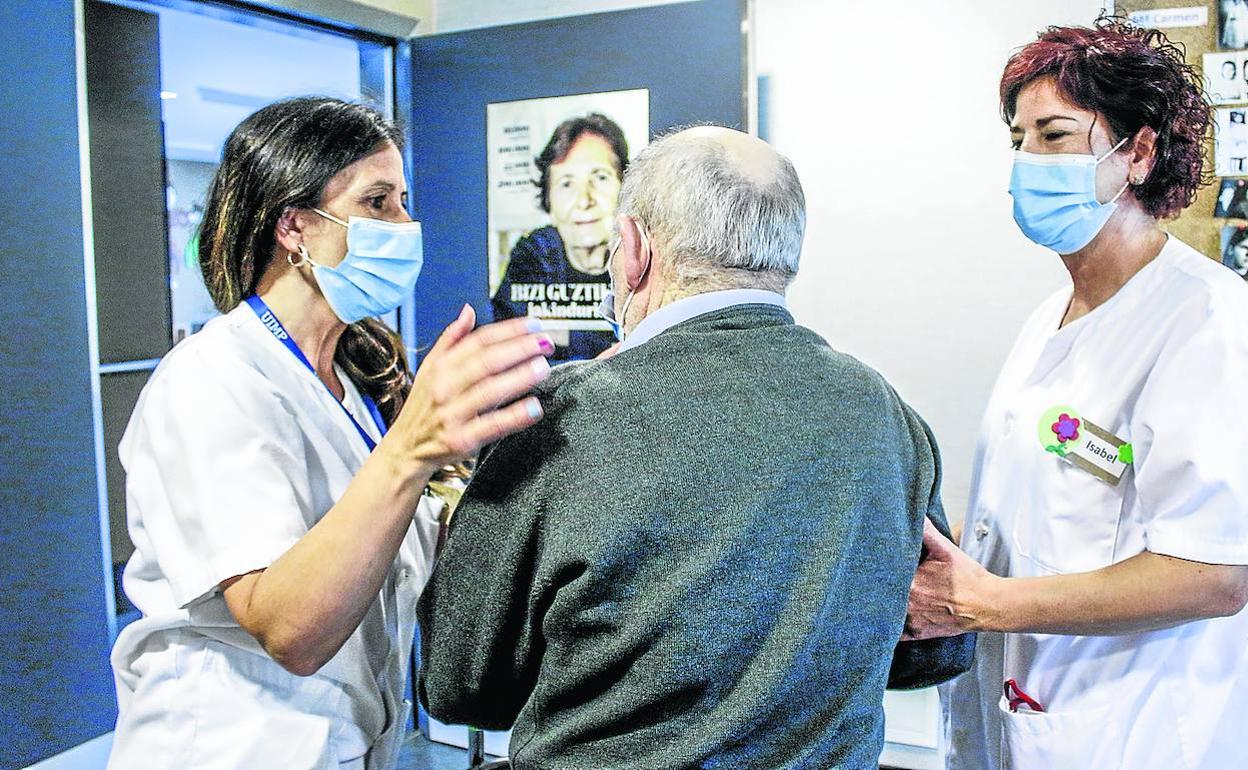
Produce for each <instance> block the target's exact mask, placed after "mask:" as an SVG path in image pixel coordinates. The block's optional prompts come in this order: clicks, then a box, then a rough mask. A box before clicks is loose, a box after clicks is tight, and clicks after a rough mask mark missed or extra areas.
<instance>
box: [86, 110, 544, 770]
mask: <svg viewBox="0 0 1248 770" xmlns="http://www.w3.org/2000/svg"><path fill="white" fill-rule="evenodd" d="M398 145H399V133H398V131H397V130H396V128H395V127H394V125H393V124H391V123H389V122H388V121H386V120H385V119H384V118H383V117H382V116H381V115H379V114H378V113H377V112H376V111H374V110H372V109H370V108H368V107H365V106H362V105H359V104H352V103H347V102H342V101H338V100H334V99H324V98H299V99H290V100H286V101H282V102H278V103H275V104H272V105H270V106H268V107H265V108H263V109H261V110H260V111H258V112H257V113H255V114H254V115H252V116H251V117H249V118H247V119H246V120H244V121H243V123H242V124H240V125H239V126H238V128H236V129H235V130H234V132H233V133H232V134H231V135H230V137H229V139H228V140H227V142H226V146H225V150H224V154H223V158H222V162H221V166H220V168H219V169H218V170H217V174H216V177H215V179H214V180H213V183H212V187H211V190H210V192H209V195H208V202H207V207H206V210H205V212H204V218H203V222H202V224H201V226H200V235H199V257H200V263H201V266H202V268H203V272H204V278H205V283H206V285H207V286H208V290H209V292H210V293H211V294H212V297H213V299H214V301H215V303H216V305H217V307H218V308H219V309H220V310H221V312H222V313H223V314H224V315H222V316H221V317H219V318H217V319H214V320H213V321H211V322H209V323H208V324H207V325H206V326H205V327H204V328H203V330H201V331H200V332H199V333H197V334H195V335H193V336H192V337H190V338H189V339H187V340H186V341H185V342H183V343H181V344H179V345H178V346H177V347H176V348H174V350H173V351H172V352H170V353H169V354H168V355H167V356H166V357H165V359H164V360H163V361H162V362H161V364H160V366H159V367H158V368H157V369H156V371H155V373H154V374H153V375H152V378H151V380H150V381H149V382H148V384H147V386H146V387H145V388H144V391H143V394H142V395H141V397H140V399H139V402H138V404H137V406H136V407H135V411H134V415H133V416H132V418H131V421H130V425H129V427H128V428H127V431H126V435H125V437H124V439H123V440H122V443H121V447H120V454H121V457H122V461H123V464H124V466H125V468H126V472H127V486H126V495H127V514H128V518H129V528H130V534H131V537H132V538H133V540H134V543H135V549H136V550H135V554H134V556H133V557H132V558H131V560H130V562H129V563H128V564H127V567H126V572H125V583H124V585H125V589H126V592H127V594H128V595H129V596H130V597H131V599H132V600H133V601H134V604H135V605H136V606H137V607H138V608H139V609H140V610H142V612H143V617H142V618H141V619H140V620H138V621H136V622H134V623H133V624H131V625H130V626H128V627H127V628H126V629H125V630H124V631H123V632H122V634H121V635H120V636H119V637H118V640H117V643H116V645H115V647H114V650H113V666H114V672H115V676H116V681H117V691H118V698H119V701H120V707H121V711H120V716H119V719H118V724H117V731H116V735H115V739H114V746H113V755H112V758H111V761H110V767H113V768H143V769H144V770H155V769H158V768H178V770H189V769H190V768H200V767H212V768H283V769H289V770H296V769H297V770H312V769H313V768H316V769H317V770H321V769H325V770H339V768H361V769H363V768H368V770H374V769H376V768H390V767H393V765H394V760H395V757H396V755H397V751H398V747H399V743H400V741H401V738H402V735H403V728H404V725H405V723H406V719H407V713H406V709H405V702H404V699H403V688H404V684H405V682H406V679H407V676H408V673H409V672H408V671H407V661H408V660H409V659H410V652H411V646H412V633H413V627H414V611H415V604H416V599H417V597H418V596H419V594H420V591H421V589H422V588H423V586H424V583H425V581H426V579H427V578H428V575H429V571H430V562H431V560H432V553H433V549H434V546H435V543H436V542H437V535H438V530H439V516H440V514H441V512H442V511H443V509H444V506H443V505H442V504H441V501H439V500H438V499H437V498H436V497H435V496H432V495H430V494H427V493H426V490H427V484H428V483H429V482H430V481H437V480H438V478H439V477H440V476H441V475H443V474H445V473H446V471H444V470H443V469H444V468H447V467H448V466H451V465H453V464H455V463H457V462H459V461H460V460H462V459H464V458H465V457H466V456H468V455H469V454H470V453H472V452H474V451H475V450H476V449H477V448H479V447H480V446H481V445H483V444H484V443H488V442H491V441H494V440H497V439H498V438H500V437H502V436H504V435H507V434H509V433H511V432H513V431H515V430H518V429H521V428H524V427H527V426H529V425H531V424H533V423H534V422H536V421H537V420H538V419H539V418H540V416H541V409H540V407H539V405H538V403H537V401H536V400H535V399H533V398H531V397H526V396H525V394H526V393H527V392H528V391H529V390H530V388H532V386H533V385H535V384H536V383H537V382H539V381H541V380H542V379H543V378H544V377H545V376H546V373H547V372H548V370H549V368H548V366H547V364H546V361H545V358H544V355H545V354H547V353H550V352H551V351H552V350H553V346H552V345H551V342H550V340H549V338H547V337H546V336H545V335H543V334H540V333H538V332H539V331H540V329H539V327H538V326H537V325H536V324H534V323H532V322H530V321H526V320H524V319H518V320H514V321H508V322H504V323H499V324H493V325H490V326H487V327H483V328H481V329H478V330H476V331H473V326H474V317H473V314H472V311H471V310H470V308H468V307H467V306H465V308H464V310H463V312H462V313H461V314H460V316H459V318H458V319H456V321H455V322H453V323H452V324H451V325H450V326H449V327H448V328H447V330H446V331H445V332H444V333H443V334H442V336H441V337H440V338H439V339H438V341H437V343H436V344H435V345H434V346H433V347H432V349H431V350H430V351H429V353H428V355H427V356H426V357H425V360H424V363H423V365H422V366H421V368H420V370H419V371H418V372H417V373H416V374H415V376H414V378H413V376H412V375H411V373H410V371H409V370H408V367H407V363H406V355H405V351H404V349H403V347H402V345H401V343H400V340H399V339H398V338H397V337H396V336H395V335H394V333H393V332H391V331H390V330H389V329H387V328H386V327H385V326H384V325H383V324H382V323H381V322H379V321H377V320H376V319H375V316H377V315H381V314H384V313H386V312H388V311H390V310H393V309H394V308H395V307H396V306H397V305H398V304H399V303H400V302H401V301H402V299H403V298H404V297H405V296H408V295H409V294H410V293H411V290H412V286H413V285H414V283H415V280H416V277H417V275H418V273H419V271H420V265H421V257H422V252H421V231H420V224H419V223H417V222H412V221H411V218H410V217H409V216H408V214H407V210H406V196H407V192H406V190H407V185H406V182H405V180H404V177H403V164H402V156H401V155H400V153H399V150H398Z"/></svg>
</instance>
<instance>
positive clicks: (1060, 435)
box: [1053, 412, 1079, 444]
mask: <svg viewBox="0 0 1248 770" xmlns="http://www.w3.org/2000/svg"><path fill="white" fill-rule="evenodd" d="M1053 432H1054V433H1055V434H1057V440H1058V441H1060V442H1062V443H1063V444H1065V443H1066V442H1067V441H1074V440H1075V439H1077V438H1079V419H1078V418H1076V417H1071V416H1070V415H1068V414H1066V413H1065V412H1062V414H1061V415H1060V416H1059V417H1058V418H1057V422H1055V423H1053Z"/></svg>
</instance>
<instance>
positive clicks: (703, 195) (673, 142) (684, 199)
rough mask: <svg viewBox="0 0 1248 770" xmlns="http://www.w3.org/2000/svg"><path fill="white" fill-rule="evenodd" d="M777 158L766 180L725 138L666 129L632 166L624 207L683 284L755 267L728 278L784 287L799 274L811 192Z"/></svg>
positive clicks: (626, 179) (785, 160)
mask: <svg viewBox="0 0 1248 770" xmlns="http://www.w3.org/2000/svg"><path fill="white" fill-rule="evenodd" d="M775 157H776V161H777V162H776V168H775V171H774V173H768V174H765V175H764V176H765V178H762V179H760V178H758V175H757V174H755V175H751V174H749V173H748V172H747V171H745V170H743V169H742V168H741V167H740V165H739V164H738V163H736V162H734V158H733V156H732V153H730V152H729V151H728V150H727V149H725V148H724V146H723V145H721V144H720V143H719V142H716V141H714V140H712V139H709V138H706V137H689V136H683V137H679V138H676V137H675V135H674V134H671V133H668V134H665V135H664V136H662V137H660V138H658V139H656V140H655V141H654V142H653V143H652V144H650V145H649V146H648V147H646V148H645V149H643V150H642V151H641V152H640V153H639V154H638V155H637V157H636V159H634V160H633V161H632V163H631V164H630V165H629V168H628V171H627V173H626V174H625V176H624V183H623V186H622V187H621V188H620V195H619V203H618V207H617V212H618V213H619V214H623V215H627V216H630V217H633V218H634V219H637V220H640V221H641V222H642V223H643V225H644V226H645V229H646V230H647V231H648V232H649V235H650V238H651V240H652V241H653V242H654V245H655V247H656V249H657V250H659V251H660V253H662V254H663V256H664V257H665V258H666V260H667V262H668V263H669V264H668V266H669V268H670V269H671V270H672V272H673V273H674V275H675V277H676V280H677V281H678V282H679V283H681V284H686V285H688V284H696V283H702V282H706V281H710V282H717V281H716V279H717V278H718V277H722V276H720V275H719V274H723V273H725V272H734V273H735V272H737V271H749V274H752V275H746V276H739V278H744V279H747V280H744V281H743V280H730V281H729V283H736V284H738V285H740V284H742V283H746V284H748V283H761V284H772V285H774V284H778V285H779V287H781V288H782V287H784V286H787V285H788V283H789V282H790V281H792V280H793V277H794V276H795V275H796V274H797V268H798V260H799V259H800V257H801V250H802V238H803V236H804V235H805V231H806V196H805V194H804V193H803V192H802V183H801V182H800V181H799V180H798V178H797V171H796V170H795V169H794V168H793V164H792V163H791V162H790V161H789V159H788V158H785V157H784V156H782V155H780V154H778V153H777V154H776V155H775ZM719 282H721V283H722V281H719Z"/></svg>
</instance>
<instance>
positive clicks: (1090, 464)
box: [1038, 406, 1135, 487]
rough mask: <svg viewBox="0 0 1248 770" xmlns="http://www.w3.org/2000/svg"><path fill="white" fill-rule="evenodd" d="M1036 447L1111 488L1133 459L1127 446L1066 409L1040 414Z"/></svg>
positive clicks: (1069, 408) (1116, 483)
mask: <svg viewBox="0 0 1248 770" xmlns="http://www.w3.org/2000/svg"><path fill="white" fill-rule="evenodd" d="M1038 430H1039V433H1040V444H1041V446H1043V447H1044V451H1046V452H1052V453H1053V454H1055V455H1057V456H1058V457H1060V458H1061V459H1063V460H1065V461H1066V462H1068V463H1070V464H1071V465H1074V466H1075V467H1076V468H1079V469H1080V470H1083V471H1087V472H1088V473H1091V474H1092V475H1093V476H1096V477H1097V478H1098V479H1100V480H1101V481H1104V482H1105V483H1106V484H1109V485H1110V486H1111V487H1116V486H1118V482H1120V481H1122V476H1123V474H1124V473H1126V471H1127V466H1128V465H1130V464H1131V463H1132V462H1133V461H1134V460H1135V456H1134V452H1133V450H1132V448H1131V445H1130V444H1128V443H1127V442H1125V441H1123V440H1122V439H1120V438H1118V437H1117V436H1115V435H1114V434H1112V433H1110V432H1109V431H1107V430H1105V429H1104V428H1102V427H1100V426H1098V425H1096V424H1094V423H1093V422H1092V421H1091V420H1088V419H1086V418H1085V417H1083V416H1081V415H1080V414H1079V412H1078V411H1077V410H1075V409H1073V408H1071V407H1069V406H1055V407H1053V408H1052V409H1050V410H1048V411H1047V412H1045V413H1044V415H1043V416H1042V417H1041V418H1040V425H1039V428H1038Z"/></svg>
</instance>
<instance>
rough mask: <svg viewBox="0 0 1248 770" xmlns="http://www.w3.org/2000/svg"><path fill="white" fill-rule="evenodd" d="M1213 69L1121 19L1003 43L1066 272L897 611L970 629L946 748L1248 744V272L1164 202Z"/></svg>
mask: <svg viewBox="0 0 1248 770" xmlns="http://www.w3.org/2000/svg"><path fill="white" fill-rule="evenodd" d="M1199 83H1200V81H1199V79H1198V75H1197V74H1196V73H1194V72H1193V70H1192V69H1191V68H1190V67H1189V66H1188V65H1187V64H1185V62H1184V59H1183V53H1182V51H1181V50H1180V49H1179V48H1178V47H1176V46H1175V45H1173V44H1172V43H1170V42H1169V41H1168V40H1167V39H1166V37H1165V36H1164V35H1163V34H1162V33H1160V32H1158V31H1156V30H1147V29H1139V28H1135V27H1132V26H1129V25H1127V24H1125V23H1123V22H1121V21H1119V20H1116V19H1110V18H1102V19H1099V20H1098V21H1097V23H1096V24H1095V25H1094V26H1093V27H1092V28H1080V27H1062V28H1058V27H1054V28H1050V29H1048V30H1046V31H1044V32H1043V33H1041V34H1040V36H1039V38H1038V39H1037V40H1036V41H1034V42H1032V43H1030V44H1029V45H1027V46H1025V47H1024V48H1022V49H1021V50H1020V51H1018V52H1017V53H1016V54H1014V55H1013V56H1012V57H1011V58H1010V60H1009V62H1008V63H1007V65H1006V67H1005V73H1004V75H1003V77H1002V79H1001V107H1002V115H1003V117H1004V119H1005V121H1006V122H1007V123H1008V125H1009V127H1010V134H1011V137H1012V141H1013V145H1014V148H1015V150H1017V153H1016V155H1015V160H1014V170H1013V175H1012V178H1011V181H1010V193H1011V195H1012V196H1013V198H1014V218H1015V220H1016V221H1017V223H1018V225H1019V227H1020V228H1021V229H1022V231H1023V233H1024V234H1025V235H1026V236H1027V237H1028V238H1030V239H1031V240H1032V241H1034V242H1036V243H1038V244H1040V245H1042V246H1045V247H1047V248H1049V249H1051V250H1052V251H1053V252H1055V253H1056V254H1057V255H1058V256H1059V257H1060V258H1061V260H1062V262H1063V263H1064V264H1065V266H1066V268H1067V269H1068V270H1069V272H1070V276H1071V285H1069V286H1067V287H1065V288H1063V289H1062V290H1060V291H1058V292H1056V293H1055V294H1054V295H1052V296H1051V297H1050V298H1049V299H1048V300H1046V301H1045V302H1044V303H1043V304H1041V305H1040V307H1039V308H1037V309H1036V311H1035V312H1034V313H1033V314H1032V316H1031V318H1030V320H1028V321H1027V323H1026V325H1025V327H1024V328H1023V330H1022V332H1021V334H1020V335H1019V337H1018V340H1017V342H1016V343H1015V345H1014V348H1013V350H1012V351H1011V353H1010V355H1009V358H1008V360H1007V361H1006V363H1005V366H1004V368H1003V370H1002V372H1001V374H1000V377H999V379H998V380H997V383H996V386H995V389H994V391H993V394H992V397H991V400H990V402H989V404H988V407H987V412H986V414H985V417H984V421H983V424H982V427H981V432H980V438H979V444H978V449H977V452H976V459H975V472H974V476H973V481H972V489H971V496H970V507H969V509H968V513H967V517H966V520H965V522H966V523H965V529H964V531H963V533H962V535H961V538H960V539H961V547H962V550H959V549H958V548H957V547H955V546H954V545H953V543H951V542H950V541H949V540H946V539H945V538H943V537H941V536H940V535H939V534H937V533H935V532H929V533H927V534H926V536H925V538H924V551H925V559H924V561H923V563H922V564H921V565H920V568H919V571H918V574H917V575H916V577H915V581H914V585H913V588H912V592H911V604H910V614H909V617H908V618H907V631H906V633H907V635H908V636H909V637H910V638H929V637H936V636H944V635H951V634H956V633H963V632H966V631H979V632H981V634H980V638H979V650H978V653H977V660H976V663H975V667H974V669H973V670H972V672H970V673H969V674H968V675H966V676H964V677H962V678H960V679H958V680H955V681H954V682H952V683H951V684H950V685H947V686H946V687H945V688H943V692H942V706H943V711H944V717H945V720H944V722H945V736H944V737H945V745H946V749H947V761H948V766H949V767H950V768H957V769H958V770H971V769H974V770H979V769H980V768H984V769H987V768H993V769H995V768H1044V769H1045V770H1058V769H1059V768H1060V769H1061V770H1067V769H1069V768H1127V767H1130V768H1146V767H1147V768H1167V770H1171V769H1175V768H1183V769H1184V770H1196V769H1198V768H1199V769H1201V770H1213V768H1227V767H1231V766H1238V764H1236V763H1235V761H1233V760H1232V759H1231V757H1234V756H1240V757H1242V756H1243V750H1242V734H1243V733H1244V731H1245V728H1246V727H1248V718H1246V717H1245V716H1244V711H1243V708H1242V705H1241V704H1240V703H1239V698H1238V697H1237V694H1238V693H1240V692H1242V691H1243V690H1244V688H1245V686H1248V643H1246V641H1248V612H1245V611H1244V606H1245V603H1246V602H1248V566H1245V565H1248V473H1245V472H1244V458H1245V457H1248V413H1246V412H1245V411H1244V410H1243V408H1242V405H1241V404H1240V403H1238V401H1237V399H1238V394H1241V393H1243V392H1245V390H1246V389H1248V335H1245V333H1244V330H1245V329H1248V287H1246V286H1245V284H1244V282H1243V281H1241V280H1239V279H1238V278H1236V276H1235V275H1234V274H1233V273H1231V272H1230V271H1228V270H1225V269H1224V268H1222V267H1221V266H1220V265H1218V264H1217V263H1216V262H1215V261H1213V260H1211V259H1208V258H1206V257H1204V256H1202V255H1201V254H1199V253H1197V252H1196V251H1194V250H1193V249H1191V248H1190V247H1188V246H1187V245H1186V244H1184V243H1182V242H1180V241H1179V240H1178V239H1176V238H1174V237H1173V236H1169V235H1167V234H1166V233H1165V232H1164V231H1163V230H1162V229H1161V227H1160V226H1159V221H1160V220H1161V219H1163V218H1165V217H1170V216H1174V215H1176V214H1178V213H1179V211H1181V210H1182V209H1183V208H1185V207H1186V206H1188V205H1189V204H1190V203H1191V202H1192V200H1193V198H1194V196H1195V191H1196V189H1197V187H1198V186H1199V185H1200V184H1202V183H1203V182H1204V176H1205V175H1204V173H1203V172H1204V167H1203V158H1204V146H1205V142H1206V138H1207V136H1208V133H1209V108H1208V106H1207V102H1206V101H1205V99H1204V95H1203V94H1202V92H1201V88H1200V85H1199Z"/></svg>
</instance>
